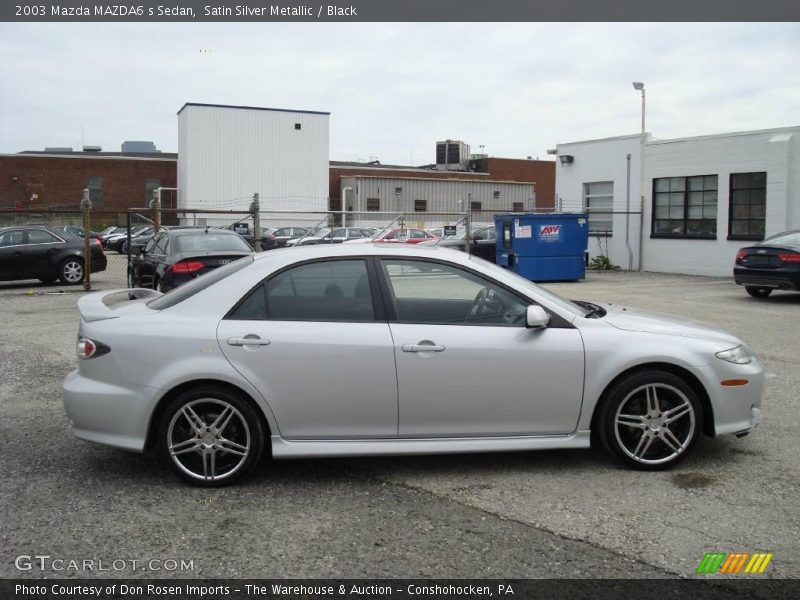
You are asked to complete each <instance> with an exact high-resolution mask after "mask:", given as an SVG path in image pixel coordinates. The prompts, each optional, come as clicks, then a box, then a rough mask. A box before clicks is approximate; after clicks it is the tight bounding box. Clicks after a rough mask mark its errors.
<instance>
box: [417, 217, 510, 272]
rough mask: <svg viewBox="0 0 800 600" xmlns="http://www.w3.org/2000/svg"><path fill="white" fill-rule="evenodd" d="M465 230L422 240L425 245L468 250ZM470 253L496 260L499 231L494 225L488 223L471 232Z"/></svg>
mask: <svg viewBox="0 0 800 600" xmlns="http://www.w3.org/2000/svg"><path fill="white" fill-rule="evenodd" d="M464 234H465V231H464V230H463V229H462V230H459V232H458V233H457V234H456V235H452V236H447V237H445V238H442V239H440V240H437V241H432V242H422V244H423V245H425V246H440V247H442V248H455V249H456V250H461V251H462V252H464V251H466V249H467V244H466V242H465V241H464V238H465V237H466V236H465V235H464ZM470 240H471V241H470V254H472V255H473V256H478V257H480V258H483V259H484V260H488V261H489V262H492V263H493V262H495V260H496V249H497V232H496V230H495V227H494V225H486V226H484V227H480V228H478V229H476V230H474V231H473V232H472V233H471V234H470Z"/></svg>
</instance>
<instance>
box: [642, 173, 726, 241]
mask: <svg viewBox="0 0 800 600" xmlns="http://www.w3.org/2000/svg"><path fill="white" fill-rule="evenodd" d="M717 190H718V177H717V176H716V175H694V176H690V177H663V178H660V179H654V180H653V228H652V234H651V237H666V238H675V237H678V238H697V239H716V237H717Z"/></svg>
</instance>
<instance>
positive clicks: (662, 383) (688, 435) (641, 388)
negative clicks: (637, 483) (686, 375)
mask: <svg viewBox="0 0 800 600" xmlns="http://www.w3.org/2000/svg"><path fill="white" fill-rule="evenodd" d="M600 411H601V412H600V414H599V419H598V421H597V425H598V427H599V431H598V433H599V434H600V439H601V440H602V442H603V445H604V446H605V447H606V449H607V450H608V451H609V452H610V453H611V454H612V455H614V456H616V457H617V458H619V459H620V460H621V461H622V462H624V463H627V464H628V465H631V466H633V467H635V468H638V469H644V470H658V469H666V468H669V467H671V466H673V465H675V464H676V463H678V462H680V461H681V460H683V459H684V458H685V457H686V455H687V454H688V453H689V451H690V449H691V448H692V446H693V445H694V443H695V441H696V440H697V437H698V436H699V434H700V431H701V429H702V419H703V414H702V407H701V405H700V401H699V400H698V398H697V394H696V393H695V391H694V390H693V389H692V387H691V386H690V385H688V384H687V383H686V382H685V381H684V380H683V379H681V378H680V377H678V376H676V375H674V374H672V373H668V372H665V371H656V370H652V371H641V372H639V373H634V374H632V375H630V376H628V377H625V378H624V379H622V380H621V381H619V382H617V383H616V384H615V385H614V386H613V388H611V389H610V390H609V391H608V393H607V394H606V396H605V399H604V401H603V405H602V406H601V407H600Z"/></svg>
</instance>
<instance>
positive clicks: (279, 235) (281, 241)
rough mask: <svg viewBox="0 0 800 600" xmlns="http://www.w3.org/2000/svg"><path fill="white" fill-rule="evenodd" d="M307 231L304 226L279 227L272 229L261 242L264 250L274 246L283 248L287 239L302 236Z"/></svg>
mask: <svg viewBox="0 0 800 600" xmlns="http://www.w3.org/2000/svg"><path fill="white" fill-rule="evenodd" d="M306 233H308V229H307V228H305V227H281V228H279V229H276V230H275V231H273V232H272V233H271V234H270V235H268V236H267V239H266V240H265V241H264V242H263V243H262V244H261V247H262V248H263V249H264V250H273V249H275V248H283V247H284V246H286V242H288V241H289V240H296V239H297V238H299V237H303V236H304V235H305V234H306Z"/></svg>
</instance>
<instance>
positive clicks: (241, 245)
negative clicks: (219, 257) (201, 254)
mask: <svg viewBox="0 0 800 600" xmlns="http://www.w3.org/2000/svg"><path fill="white" fill-rule="evenodd" d="M175 250H176V251H177V252H196V251H216V250H221V251H223V252H224V251H227V250H231V251H244V252H249V251H250V246H249V245H248V244H247V242H245V241H244V240H243V239H242V238H240V237H239V236H238V235H225V234H219V233H193V234H190V235H179V236H176V237H175Z"/></svg>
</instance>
